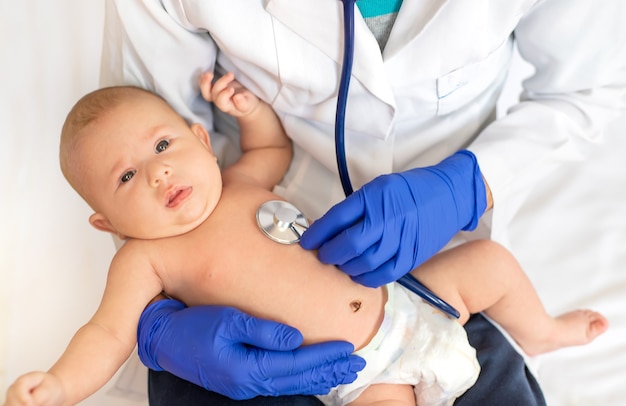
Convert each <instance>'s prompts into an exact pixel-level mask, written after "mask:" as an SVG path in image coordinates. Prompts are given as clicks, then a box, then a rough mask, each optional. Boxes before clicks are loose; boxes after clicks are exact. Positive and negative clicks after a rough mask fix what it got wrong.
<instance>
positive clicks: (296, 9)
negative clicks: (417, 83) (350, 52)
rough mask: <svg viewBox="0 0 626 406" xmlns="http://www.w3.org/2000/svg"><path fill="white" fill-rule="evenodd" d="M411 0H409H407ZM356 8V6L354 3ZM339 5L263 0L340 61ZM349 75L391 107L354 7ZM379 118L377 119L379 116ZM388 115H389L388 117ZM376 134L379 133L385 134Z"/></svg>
mask: <svg viewBox="0 0 626 406" xmlns="http://www.w3.org/2000/svg"><path fill="white" fill-rule="evenodd" d="M411 1H412V0H411ZM355 7H356V6H355ZM342 8H343V6H342V3H341V1H339V0H312V1H307V0H300V1H295V0H267V3H266V10H267V11H268V13H270V14H271V15H272V16H274V17H275V18H276V19H278V20H279V21H280V22H281V23H282V24H284V25H285V26H287V27H289V29H291V30H292V31H294V32H295V33H297V34H298V35H300V36H301V37H302V38H304V39H305V40H306V41H307V42H309V43H311V44H313V45H314V46H316V47H317V48H319V49H320V50H321V51H322V52H323V53H324V54H326V55H327V56H328V57H329V58H332V59H333V60H334V61H335V62H337V64H338V66H341V65H342V63H343V9H342ZM352 75H353V78H356V79H357V80H358V81H359V82H361V84H362V85H363V86H364V87H365V88H366V89H367V90H368V91H369V92H371V93H372V94H373V95H375V96H376V97H377V98H378V99H380V101H382V102H383V103H385V104H387V105H388V106H386V109H387V110H389V106H391V107H392V109H391V110H393V109H394V107H395V101H394V97H393V92H392V90H391V87H390V84H389V81H388V79H387V76H386V73H385V69H384V65H383V60H382V56H381V54H380V50H379V48H378V43H377V42H376V39H375V38H374V36H373V35H372V34H371V32H370V30H369V28H368V27H367V25H366V24H365V22H364V21H363V19H362V18H361V16H360V13H359V11H358V10H355V49H354V62H353V67H352ZM379 119H380V118H379ZM391 119H392V117H391V116H390V117H389V120H391ZM386 135H387V134H380V135H379V136H386Z"/></svg>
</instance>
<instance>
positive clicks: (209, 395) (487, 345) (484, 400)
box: [148, 315, 546, 406]
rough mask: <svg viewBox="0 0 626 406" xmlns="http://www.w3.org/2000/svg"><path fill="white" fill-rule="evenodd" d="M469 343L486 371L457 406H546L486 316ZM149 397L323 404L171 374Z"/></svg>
mask: <svg viewBox="0 0 626 406" xmlns="http://www.w3.org/2000/svg"><path fill="white" fill-rule="evenodd" d="M465 330H466V331H467V335H468V337H469V341H470V343H471V344H472V346H473V347H474V348H476V352H477V354H478V362H479V363H480V366H481V368H482V370H481V372H480V376H479V377H478V381H477V382H476V384H475V385H474V386H472V387H471V388H470V389H469V390H468V391H467V392H465V394H463V396H461V397H460V398H459V399H457V401H456V402H455V405H457V406H490V405H494V406H502V405H506V406H535V405H537V406H545V404H546V402H545V400H544V398H543V394H542V393H541V389H540V388H539V385H538V384H537V381H536V380H535V378H534V377H533V376H532V374H531V373H530V372H529V371H528V369H527V368H526V365H525V364H524V360H523V359H522V357H521V356H520V355H519V354H518V353H517V352H515V350H514V349H513V347H511V345H510V344H509V342H508V341H507V340H506V338H504V336H502V334H500V332H499V331H498V329H496V328H495V327H494V326H493V325H492V324H491V323H489V322H488V321H487V320H486V319H485V318H484V317H483V316H481V315H474V316H472V318H470V320H469V321H468V322H467V324H466V325H465ZM148 394H149V398H150V405H152V406H177V405H190V406H194V405H248V406H261V405H268V406H270V405H272V406H280V405H289V406H301V405H302V406H304V405H321V403H320V402H319V401H318V400H317V399H316V398H314V397H308V396H284V397H279V398H275V397H257V398H254V399H250V400H245V401H234V400H230V399H228V398H225V397H223V396H221V395H218V394H216V393H214V392H208V391H205V390H204V389H202V388H201V387H199V386H196V385H194V384H192V383H189V382H187V381H183V380H181V379H178V378H176V377H175V376H174V375H171V374H169V373H167V372H154V371H150V373H149V379H148Z"/></svg>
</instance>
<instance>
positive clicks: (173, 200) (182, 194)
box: [166, 186, 193, 209]
mask: <svg viewBox="0 0 626 406" xmlns="http://www.w3.org/2000/svg"><path fill="white" fill-rule="evenodd" d="M192 190H193V189H192V187H191V186H187V187H176V188H173V189H172V190H170V191H169V192H168V193H167V204H166V207H167V208H170V209H171V208H174V207H176V206H178V205H180V204H181V203H183V202H184V201H185V200H187V198H188V197H189V196H191V191H192Z"/></svg>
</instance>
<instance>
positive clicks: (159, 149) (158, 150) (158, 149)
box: [154, 140, 170, 154]
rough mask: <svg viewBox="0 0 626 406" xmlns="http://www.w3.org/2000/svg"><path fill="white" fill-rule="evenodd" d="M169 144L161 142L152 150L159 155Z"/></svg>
mask: <svg viewBox="0 0 626 406" xmlns="http://www.w3.org/2000/svg"><path fill="white" fill-rule="evenodd" d="M169 145H170V142H169V141H168V140H161V141H159V142H158V143H157V144H156V147H155V148H154V152H156V153H157V154H160V153H161V152H163V151H165V150H166V149H167V147H169Z"/></svg>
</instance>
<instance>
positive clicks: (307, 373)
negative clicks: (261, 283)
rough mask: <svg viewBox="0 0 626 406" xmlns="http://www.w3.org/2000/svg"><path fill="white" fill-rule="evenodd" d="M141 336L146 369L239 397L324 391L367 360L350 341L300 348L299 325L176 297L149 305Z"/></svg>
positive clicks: (345, 379)
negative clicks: (191, 304) (188, 302)
mask: <svg viewBox="0 0 626 406" xmlns="http://www.w3.org/2000/svg"><path fill="white" fill-rule="evenodd" d="M137 336H138V337H137V338H138V346H139V357H140V358H141V360H142V362H143V363H144V364H145V365H146V366H147V367H148V368H151V369H153V370H156V371H162V370H166V371H168V372H171V373H173V374H174V375H176V376H178V377H180V378H183V379H185V380H188V381H190V382H193V383H195V384H196V385H199V386H202V387H204V388H205V389H208V390H211V391H214V392H217V393H220V394H222V395H224V396H227V397H230V398H232V399H236V400H242V399H249V398H253V397H255V396H258V395H263V396H279V395H294V394H303V395H317V394H326V393H328V392H329V391H330V389H331V388H332V387H334V386H337V385H339V384H344V383H350V382H352V381H354V380H355V379H356V373H357V372H358V371H360V370H361V369H363V367H364V366H365V361H364V360H363V359H362V358H360V357H358V356H355V355H351V353H352V352H353V351H354V348H353V346H352V344H350V343H347V342H327V343H320V344H315V345H311V346H305V347H300V344H302V334H300V332H299V331H298V330H296V329H295V328H293V327H289V326H286V325H284V324H280V323H276V322H273V321H268V320H263V319H258V318H255V317H252V316H250V315H247V314H245V313H242V312H240V311H239V310H237V309H234V308H231V307H221V306H197V307H185V305H184V304H183V303H181V302H178V301H176V300H171V299H166V300H159V301H157V302H154V303H152V304H150V305H149V306H148V307H147V308H146V310H145V311H144V312H143V314H142V315H141V318H140V320H139V326H138V331H137Z"/></svg>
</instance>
